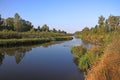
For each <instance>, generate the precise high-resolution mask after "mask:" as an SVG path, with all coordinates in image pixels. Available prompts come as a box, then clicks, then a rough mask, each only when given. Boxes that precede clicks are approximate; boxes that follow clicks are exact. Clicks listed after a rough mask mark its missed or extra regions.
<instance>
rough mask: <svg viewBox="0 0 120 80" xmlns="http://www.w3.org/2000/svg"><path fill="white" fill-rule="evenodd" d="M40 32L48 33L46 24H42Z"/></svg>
mask: <svg viewBox="0 0 120 80" xmlns="http://www.w3.org/2000/svg"><path fill="white" fill-rule="evenodd" d="M41 30H42V31H46V32H48V31H49V27H48V26H47V25H46V24H44V25H43V26H42V28H41Z"/></svg>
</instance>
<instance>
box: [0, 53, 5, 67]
mask: <svg viewBox="0 0 120 80" xmlns="http://www.w3.org/2000/svg"><path fill="white" fill-rule="evenodd" d="M3 59H4V55H3V54H1V53H0V65H2V62H3Z"/></svg>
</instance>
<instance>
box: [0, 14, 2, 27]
mask: <svg viewBox="0 0 120 80" xmlns="http://www.w3.org/2000/svg"><path fill="white" fill-rule="evenodd" d="M1 24H2V18H1V15H0V26H1Z"/></svg>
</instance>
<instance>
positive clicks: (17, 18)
mask: <svg viewBox="0 0 120 80" xmlns="http://www.w3.org/2000/svg"><path fill="white" fill-rule="evenodd" d="M21 27H22V21H20V16H19V14H18V13H16V14H15V15H14V30H15V31H18V32H21Z"/></svg>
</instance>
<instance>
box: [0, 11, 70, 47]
mask: <svg viewBox="0 0 120 80" xmlns="http://www.w3.org/2000/svg"><path fill="white" fill-rule="evenodd" d="M71 39H72V36H71V34H68V33H67V32H65V31H62V30H56V29H55V28H53V29H52V30H50V29H49V26H48V25H47V24H44V25H43V26H42V27H40V26H38V28H35V27H34V26H33V25H32V23H31V22H30V21H26V20H24V19H22V18H21V17H20V15H19V14H18V13H16V14H15V15H14V18H13V17H8V18H7V19H4V18H2V17H1V15H0V47H10V46H12V47H15V46H21V45H32V44H41V43H46V42H50V41H62V40H71Z"/></svg>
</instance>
